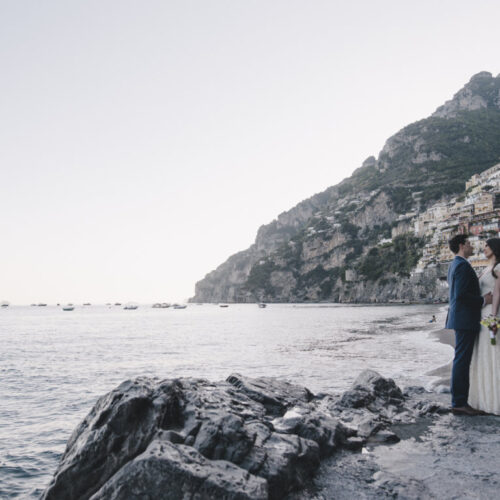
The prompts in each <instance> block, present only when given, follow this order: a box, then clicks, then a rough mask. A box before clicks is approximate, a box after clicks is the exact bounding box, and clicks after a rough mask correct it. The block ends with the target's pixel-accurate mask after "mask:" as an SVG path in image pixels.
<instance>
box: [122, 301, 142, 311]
mask: <svg viewBox="0 0 500 500" xmlns="http://www.w3.org/2000/svg"><path fill="white" fill-rule="evenodd" d="M138 308H139V305H138V304H133V303H132V302H130V303H128V304H125V307H124V308H123V309H126V310H127V311H134V310H135V309H138Z"/></svg>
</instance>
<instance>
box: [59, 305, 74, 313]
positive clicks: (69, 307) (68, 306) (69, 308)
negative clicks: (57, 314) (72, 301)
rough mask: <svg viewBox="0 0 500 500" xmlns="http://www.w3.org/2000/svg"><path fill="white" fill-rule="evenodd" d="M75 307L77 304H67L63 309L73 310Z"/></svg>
mask: <svg viewBox="0 0 500 500" xmlns="http://www.w3.org/2000/svg"><path fill="white" fill-rule="evenodd" d="M74 309H75V306H70V305H69V304H68V305H67V306H63V308H62V310H63V311H73V310H74Z"/></svg>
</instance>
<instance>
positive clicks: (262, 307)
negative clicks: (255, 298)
mask: <svg viewBox="0 0 500 500" xmlns="http://www.w3.org/2000/svg"><path fill="white" fill-rule="evenodd" d="M259 307H260V308H261V309H265V308H266V307H267V304H264V302H261V303H260V304H259Z"/></svg>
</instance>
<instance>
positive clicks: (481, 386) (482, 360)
mask: <svg viewBox="0 0 500 500" xmlns="http://www.w3.org/2000/svg"><path fill="white" fill-rule="evenodd" d="M484 255H485V257H486V258H487V259H488V266H487V267H486V269H485V270H484V272H483V274H481V276H480V278H479V285H480V287H481V293H487V292H492V293H493V302H492V304H491V306H489V305H488V306H486V307H483V310H482V314H481V317H482V319H486V318H488V317H491V319H493V318H494V317H497V316H498V312H499V305H500V279H499V278H500V238H491V239H489V240H487V241H486V243H485V246H484ZM497 336H498V334H497ZM495 342H496V339H495ZM499 347H500V345H492V342H491V339H490V331H489V330H488V327H486V326H484V325H483V326H481V330H480V332H479V335H478V337H477V340H476V343H475V344H474V352H473V354H472V361H471V365H470V389H469V400H470V402H471V405H472V406H474V407H476V408H477V409H479V410H483V411H485V412H487V413H494V414H495V415H500V351H499Z"/></svg>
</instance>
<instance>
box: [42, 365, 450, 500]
mask: <svg viewBox="0 0 500 500" xmlns="http://www.w3.org/2000/svg"><path fill="white" fill-rule="evenodd" d="M446 411H447V410H446V409H445V408H444V407H443V406H442V405H439V404H431V405H428V406H426V407H423V406H422V405H416V404H415V402H414V401H412V400H411V398H408V397H407V396H406V395H404V394H403V393H402V391H401V390H400V389H399V388H398V387H397V386H396V384H395V383H394V382H393V381H392V380H390V379H385V378H383V377H381V376H380V375H379V374H377V373H376V372H373V371H365V372H363V373H362V374H361V375H360V376H359V377H358V379H357V380H356V381H355V383H354V384H353V387H352V389H350V390H349V391H347V392H345V393H344V394H343V395H341V396H340V397H338V396H332V395H325V394H323V395H317V396H315V395H313V394H311V392H310V391H308V390H307V389H306V388H304V387H301V386H297V385H293V384H290V383H288V382H286V381H281V380H277V379H274V378H268V377H263V378H258V379H249V378H246V377H242V376H241V375H236V374H235V375H231V376H230V377H228V379H227V381H225V382H219V383H210V382H208V381H206V380H201V379H173V380H163V381H160V380H157V379H150V378H138V379H136V380H133V381H127V382H124V383H122V384H121V385H120V386H119V387H117V388H116V389H115V390H113V391H111V392H110V393H109V394H106V395H105V396H103V397H102V398H100V399H99V400H98V401H97V403H96V405H95V406H94V408H93V409H92V410H91V412H90V413H89V414H88V415H87V417H86V418H85V419H84V420H83V422H82V423H81V424H80V425H79V426H78V427H77V428H76V429H75V431H74V433H73V435H72V436H71V438H70V440H69V441H68V444H67V447H66V451H65V453H64V455H63V457H62V459H61V462H60V465H59V467H58V469H57V471H56V473H55V475H54V478H53V480H52V482H51V484H50V485H49V486H48V488H47V489H46V491H45V492H44V494H43V496H42V498H43V499H44V500H52V499H61V498H64V499H68V500H72V499H81V500H83V499H92V500H97V499H99V500H109V499H116V500H118V499H123V500H133V499H144V498H155V499H158V500H160V499H172V500H173V499H181V498H200V499H212V498H213V499H219V498H224V499H266V498H271V499H274V498H276V499H277V498H283V497H285V496H286V495H287V494H289V493H290V492H292V491H298V490H300V489H302V488H304V487H305V486H306V485H307V484H309V482H310V480H311V478H312V477H313V475H314V473H315V471H316V470H317V469H318V467H319V465H320V461H321V460H322V459H323V458H325V457H328V456H330V455H332V454H333V453H334V452H338V451H340V450H349V451H355V450H359V449H360V448H361V447H362V446H364V445H366V444H367V443H393V442H397V441H399V437H398V436H397V434H396V433H395V432H393V431H392V430H391V425H393V424H394V423H401V422H406V423H408V422H413V421H414V420H415V419H416V418H419V416H421V415H423V414H425V415H427V416H429V415H435V414H437V413H445V412H446Z"/></svg>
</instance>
